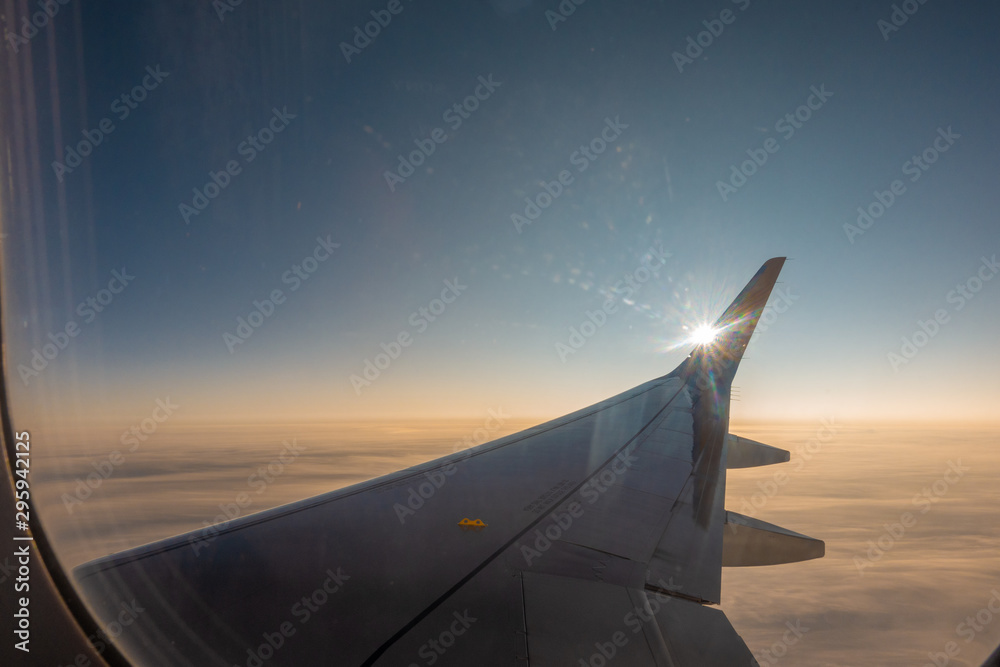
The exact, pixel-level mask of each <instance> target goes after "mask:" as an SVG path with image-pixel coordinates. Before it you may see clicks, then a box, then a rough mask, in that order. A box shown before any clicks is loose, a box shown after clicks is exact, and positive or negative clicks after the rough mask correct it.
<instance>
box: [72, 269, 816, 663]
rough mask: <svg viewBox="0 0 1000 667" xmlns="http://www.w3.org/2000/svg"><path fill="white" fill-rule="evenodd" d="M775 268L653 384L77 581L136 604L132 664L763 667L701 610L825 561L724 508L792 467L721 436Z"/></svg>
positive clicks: (177, 540)
mask: <svg viewBox="0 0 1000 667" xmlns="http://www.w3.org/2000/svg"><path fill="white" fill-rule="evenodd" d="M783 262H784V259H783V258H777V259H772V260H769V261H768V262H766V263H765V264H764V266H763V267H761V269H760V270H759V271H758V272H757V274H756V275H755V276H754V277H753V279H751V281H750V282H749V283H748V284H747V286H746V287H745V288H744V289H743V291H742V292H741V293H740V295H739V296H738V297H737V298H736V300H734V301H733V303H732V304H731V305H730V306H729V308H727V309H726V311H725V312H724V313H723V315H722V316H721V317H720V318H719V320H718V321H717V322H716V325H715V326H716V328H717V329H718V330H719V334H718V335H717V336H716V338H715V340H713V341H712V342H711V343H708V344H704V345H700V346H699V347H698V348H696V349H695V351H694V352H693V353H692V354H691V355H690V356H689V357H688V358H687V359H685V361H684V362H683V363H681V365H680V366H678V367H677V369H675V370H674V371H673V372H671V373H669V374H667V375H665V376H663V377H660V378H657V379H655V380H652V381H650V382H647V383H645V384H642V385H639V386H638V387H635V388H633V389H631V390H629V391H626V392H623V393H622V394H619V395H618V396H615V397H612V398H610V399H607V400H605V401H602V402H600V403H597V404H595V405H593V406H590V407H588V408H584V409H583V410H579V411H577V412H574V413H572V414H569V415H566V416H564V417H561V418H559V419H556V420H553V421H551V422H548V423H546V424H542V425H540V426H536V427H534V428H531V429H528V430H527V431H523V432H521V433H518V434H515V435H511V436H508V437H505V438H502V439H500V440H496V441H494V442H491V443H487V444H485V445H481V446H479V447H476V448H473V449H471V450H467V451H465V452H461V453H458V454H455V455H452V456H448V457H445V458H442V459H438V460H436V461H432V462H429V463H426V464H423V465H420V466H417V467H414V468H410V469H407V470H403V471H400V472H398V473H394V474H392V475H388V476H386V477H381V478H378V479H374V480H370V481H368V482H365V483H363V484H358V485H355V486H352V487H348V488H346V489H341V490H338V491H334V492H331V493H328V494H324V495H321V496H317V497H315V498H311V499H307V500H303V501H300V502H297V503H293V504H290V505H285V506H282V507H278V508H275V509H273V510H269V511H265V512H260V513H258V514H254V515H250V516H247V517H243V518H241V519H237V520H234V521H231V522H227V523H225V524H221V525H220V526H219V527H218V530H217V531H215V532H214V533H213V535H212V537H211V539H210V540H207V539H206V538H205V534H204V533H203V532H201V531H199V532H197V533H189V534H185V535H179V536H176V537H173V538H169V539H167V540H163V541H160V542H156V543H153V544H150V545H146V546H144V547H139V548H137V549H133V550H130V551H126V552H122V553H119V554H115V555H112V556H108V557H105V558H102V559H99V560H96V561H92V562H90V563H87V564H85V565H82V566H80V567H79V568H77V569H76V570H75V572H74V574H75V577H76V580H77V582H78V584H79V585H80V587H81V588H82V589H83V590H84V592H85V594H86V597H87V599H88V601H89V603H90V604H91V606H92V607H93V609H94V611H95V613H96V614H97V616H98V618H100V619H102V620H104V621H105V622H112V621H113V620H114V618H115V616H116V615H117V614H118V613H119V612H120V610H121V608H122V605H128V604H129V603H133V604H138V605H140V606H141V607H142V608H143V610H144V611H143V613H141V614H139V615H138V617H137V618H136V620H135V622H134V625H133V626H132V627H130V628H129V631H128V632H126V633H124V634H123V635H122V636H121V638H120V639H119V643H120V644H121V647H122V649H123V650H124V651H125V653H126V654H127V655H129V656H130V658H133V659H135V660H137V661H138V662H141V663H142V664H164V665H166V664H170V665H176V664H198V665H202V664H217V665H246V666H247V667H260V666H261V665H263V664H316V663H319V662H320V661H322V662H323V663H326V664H329V663H332V664H337V665H341V664H343V665H359V664H363V665H467V664H481V665H491V664H496V665H532V666H537V665H566V664H572V665H577V664H584V665H587V664H595V663H594V662H592V660H596V659H597V656H601V657H602V658H603V660H605V661H607V660H610V659H611V658H612V657H615V658H616V659H618V660H621V661H622V662H623V664H634V665H689V664H692V665H694V664H697V665H716V664H717V665H738V664H756V663H755V662H754V660H753V657H752V655H751V654H750V651H749V650H748V649H747V647H746V645H745V644H744V643H743V641H742V640H741V639H740V637H739V636H738V635H737V633H736V632H735V630H733V628H732V626H731V625H730V624H729V621H728V619H726V617H725V615H724V614H723V613H722V612H721V611H720V610H718V609H714V608H712V607H710V606H707V605H709V604H717V603H718V601H719V597H720V587H721V568H722V566H723V565H752V564H769V563H774V562H787V561H789V560H803V559H805V558H814V557H817V556H821V555H822V549H823V546H822V542H819V541H818V540H812V539H811V538H808V537H806V536H803V535H799V534H798V533H793V532H791V531H785V530H784V529H780V528H778V527H777V526H772V525H770V524H766V523H764V522H760V521H755V520H752V519H748V518H747V517H740V516H739V515H737V514H735V513H732V512H726V510H725V508H724V496H725V472H726V468H727V467H737V466H739V467H746V466H750V465H765V464H768V463H777V462H780V461H781V460H787V452H783V450H776V449H775V448H772V447H767V446H766V445H761V444H760V443H755V442H754V441H751V440H746V439H742V438H736V437H735V436H731V435H730V434H729V433H728V427H729V396H730V392H731V388H732V380H733V376H734V375H735V373H736V369H737V367H738V365H739V362H740V359H741V358H742V356H743V352H744V350H745V349H746V345H747V343H748V342H749V339H750V336H751V335H752V333H753V330H754V327H755V326H756V323H757V320H758V318H759V317H760V314H761V312H762V311H763V308H764V306H765V304H766V302H767V298H768V295H769V294H770V292H771V289H772V287H773V286H774V282H775V280H776V279H777V275H778V273H779V272H780V270H781V266H782V264H783ZM782 453H783V454H784V456H783V455H782ZM727 456H732V459H733V465H732V466H728V465H727ZM415 499H416V500H415ZM417 500H420V501H421V502H419V503H418V502H417ZM401 508H402V511H401ZM727 524H730V525H731V528H730V529H726V528H725V527H726V525H727ZM729 532H731V533H732V534H733V536H729V535H726V534H725V533H729ZM597 662H599V661H597Z"/></svg>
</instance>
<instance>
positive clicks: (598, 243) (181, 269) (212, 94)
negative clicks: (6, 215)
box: [3, 0, 1000, 424]
mask: <svg viewBox="0 0 1000 667" xmlns="http://www.w3.org/2000/svg"><path fill="white" fill-rule="evenodd" d="M390 4H392V3H390ZM903 4H906V3H903ZM336 5H337V6H332V5H330V3H305V2H301V1H300V2H286V3H280V4H277V3H262V2H255V1H252V0H247V1H246V2H244V3H242V4H241V5H239V6H237V7H235V8H234V9H233V11H231V12H227V13H224V14H222V15H221V16H220V15H219V14H218V13H217V11H216V10H215V9H213V7H212V5H211V4H210V3H193V2H188V3H159V4H158V5H157V7H156V8H150V7H148V6H147V5H146V4H144V3H110V2H104V3H100V2H98V3H85V4H81V5H79V7H77V8H76V9H75V10H74V12H78V14H77V13H74V12H71V11H69V10H64V11H62V13H60V14H59V15H57V16H56V17H54V18H53V19H52V29H51V30H50V31H47V32H43V33H42V34H40V35H39V36H37V37H34V38H33V40H34V41H32V52H31V53H32V58H34V60H35V64H34V75H35V77H36V81H35V87H36V91H37V95H38V97H37V98H36V99H35V100H34V101H33V103H34V104H35V105H36V107H37V109H38V110H39V111H38V117H39V118H40V121H39V122H38V124H37V126H34V127H32V128H31V131H30V132H28V133H26V139H25V142H26V143H25V145H26V150H28V151H32V150H34V151H37V154H38V155H40V156H41V157H40V158H39V160H38V163H37V164H35V165H34V167H33V168H32V170H31V171H30V173H29V174H28V175H27V176H26V177H25V178H26V179H27V180H28V181H30V183H31V184H32V187H35V188H36V189H37V191H38V192H39V195H38V197H37V198H36V199H34V200H32V201H31V202H30V206H29V205H28V204H27V203H24V202H22V204H21V207H20V208H19V209H17V208H15V210H14V211H13V212H12V214H11V221H12V222H14V223H16V224H12V225H6V226H7V229H6V233H7V236H6V238H5V239H4V246H3V248H4V251H5V253H4V260H5V266H6V267H7V268H8V271H7V272H6V276H5V278H6V281H7V282H6V287H7V289H8V290H9V292H10V293H9V297H10V299H9V300H8V301H7V304H6V312H5V316H6V317H7V324H8V327H9V331H8V335H9V336H10V338H9V343H8V351H7V353H8V363H9V364H10V366H9V368H10V369H11V371H15V370H17V368H18V366H22V367H23V368H24V369H25V370H23V371H21V374H22V375H23V381H22V380H21V379H19V378H14V381H13V383H12V388H13V390H14V398H15V404H14V405H15V409H14V414H15V416H17V415H18V414H23V415H28V414H31V413H29V412H27V411H28V410H31V411H34V413H35V414H37V415H39V417H40V418H51V417H52V415H53V414H55V413H57V412H58V413H60V414H83V415H87V416H94V415H103V416H105V417H107V418H108V419H110V420H114V421H120V422H121V423H122V424H128V423H130V421H131V420H133V419H134V418H136V417H138V416H144V415H148V414H149V413H150V412H151V411H152V410H153V408H154V407H155V401H156V399H158V398H159V399H165V398H167V397H169V398H170V400H172V401H173V402H175V403H177V404H179V405H181V406H182V407H181V409H180V411H179V412H178V414H183V415H184V416H186V417H191V418H194V417H198V418H205V419H215V418H222V417H233V416H236V417H252V418H255V419H263V420H267V419H274V418H287V417H290V416H291V417H316V418H327V417H330V418H338V417H352V418H353V417H361V416H364V417H382V416H407V415H419V416H427V417H436V416H452V415H465V416H469V415H473V416H474V415H479V414H484V413H485V411H486V410H487V409H488V408H496V407H498V406H502V407H503V408H504V409H506V410H507V411H508V412H509V413H510V414H512V415H516V416H517V417H529V416H554V415H557V414H562V413H564V412H567V411H569V410H572V409H575V408H578V407H581V406H583V405H586V404H589V403H591V402H594V401H596V400H599V399H602V398H604V397H606V396H609V395H612V394H614V393H616V392H618V391H620V390H623V389H626V388H628V387H630V386H633V385H634V384H637V383H639V382H641V381H644V380H646V379H649V378H650V377H653V376H655V375H660V374H662V373H665V372H667V371H669V370H671V369H672V368H673V367H674V366H675V365H676V364H677V363H679V362H680V360H681V359H682V358H683V357H684V355H685V354H686V351H687V349H688V348H686V347H683V346H682V347H680V348H677V347H675V346H676V344H677V343H678V342H680V341H681V340H683V339H684V337H685V335H686V331H685V330H684V328H683V327H685V326H691V325H694V324H697V323H699V322H701V321H705V320H711V319H714V318H715V317H717V316H718V315H719V314H720V313H721V312H722V310H723V309H724V307H725V305H726V304H727V303H728V301H729V300H730V299H731V298H732V297H733V296H735V294H736V293H737V291H738V290H739V289H740V288H741V287H742V285H743V284H744V283H745V282H746V281H747V280H749V278H750V277H751V276H752V275H753V273H754V272H755V271H756V269H757V268H758V267H759V266H760V264H762V263H763V262H764V261H765V260H766V259H768V258H769V257H773V256H788V257H790V258H792V261H790V262H788V263H787V264H786V265H785V268H784V271H783V273H782V282H781V283H779V288H780V292H779V293H778V294H776V295H775V297H773V301H774V302H776V303H777V304H778V305H779V306H780V307H781V308H780V309H781V310H782V311H784V312H781V313H780V314H778V313H777V312H775V313H774V315H773V318H772V316H769V320H772V321H770V324H769V326H768V327H767V330H766V331H761V332H759V333H758V337H757V339H756V340H755V341H754V342H753V343H752V344H751V348H750V351H749V353H748V355H747V358H746V360H745V362H744V364H743V367H742V369H741V371H740V374H739V375H738V376H737V381H736V382H737V385H738V386H739V388H740V389H741V401H740V402H739V403H737V404H736V406H735V408H734V414H735V415H736V416H737V417H738V418H742V419H754V418H758V417H759V418H771V419H774V418H797V419H812V418H819V417H821V416H824V415H836V416H837V417H838V418H841V419H845V420H850V419H872V418H890V419H899V420H914V419H919V420H924V419H947V420H967V421H975V420H987V419H993V420H995V418H996V414H995V408H996V405H997V404H998V401H1000V375H998V374H997V373H996V372H995V369H996V368H997V362H998V359H1000V352H998V350H997V346H996V331H997V324H998V317H997V314H998V312H1000V310H998V305H1000V279H998V280H986V278H987V276H988V277H989V278H990V279H992V278H994V277H995V274H996V272H997V271H1000V267H997V266H996V264H995V262H993V261H992V260H993V258H994V257H996V255H997V254H998V253H1000V238H998V235H997V226H996V210H997V203H998V195H997V192H998V188H997V186H998V183H997V173H998V172H997V169H996V156H997V155H998V148H1000V146H998V134H997V132H996V130H995V123H996V109H997V103H998V95H997V87H996V81H997V80H998V74H1000V72H998V69H1000V48H998V46H997V41H996V34H995V33H996V31H995V26H996V24H997V19H998V16H997V14H998V9H997V7H996V5H995V4H993V3H985V2H983V3H971V4H970V3H963V5H962V6H961V7H956V6H952V5H950V4H948V3H933V2H932V3H925V4H919V5H918V4H917V3H914V6H915V7H917V9H916V12H915V13H913V14H912V15H910V16H904V15H903V14H899V15H897V16H896V17H895V21H896V23H901V25H899V26H898V30H895V29H892V30H890V29H889V28H887V27H886V26H891V27H892V28H896V27H897V26H895V25H893V23H892V21H893V16H892V14H893V5H892V3H890V2H885V3H842V2H840V3H834V2H831V3H808V4H802V3H789V2H783V3H763V2H758V1H757V0H739V1H738V2H728V1H723V0H720V1H719V2H717V3H715V4H705V3H679V4H678V3H661V2H634V3H626V4H624V5H623V4H622V3H609V2H604V3H601V2H597V1H596V0H592V1H591V2H587V3H585V4H582V5H580V6H578V7H576V9H575V11H574V12H573V13H572V14H570V15H569V16H562V15H560V14H558V12H559V9H558V7H559V5H558V3H557V2H555V1H554V0H553V1H552V2H532V1H531V0H526V1H522V2H516V1H513V0H494V2H493V3H492V4H490V3H486V2H477V3H454V4H452V3H449V4H448V5H447V6H438V5H433V4H430V3H411V2H409V1H408V0H403V1H402V3H401V4H399V5H398V6H396V5H395V4H392V7H393V8H394V9H399V10H400V11H399V13H397V14H391V13H387V11H388V10H386V7H387V5H386V4H385V3H336ZM563 5H564V6H570V5H571V3H563ZM573 6H575V5H573ZM907 7H908V8H910V9H912V7H910V5H908V4H907ZM372 12H375V15H374V17H373V15H372ZM78 17H79V23H77V19H78ZM554 17H558V19H557V18H554ZM563 18H565V20H561V19H563ZM903 18H905V19H906V20H905V23H903ZM390 19H391V20H390ZM374 20H381V21H382V22H383V23H385V25H384V26H376V24H369V26H368V27H367V29H368V30H369V32H370V33H371V34H375V36H374V37H371V38H369V37H366V36H365V35H364V34H363V31H364V30H365V24H366V23H368V22H371V21H374ZM880 22H882V23H881V24H880ZM355 27H358V31H355ZM376 27H377V31H376ZM376 32H377V34H376ZM713 33H717V34H713ZM359 35H360V36H359ZM689 38H690V40H689ZM49 39H52V40H53V42H52V50H51V53H54V54H56V58H55V59H54V60H51V61H50V60H49V58H48V56H47V53H48V52H47V51H46V49H48V47H49V46H50V44H49V42H48V40H49ZM699 42H700V44H699ZM42 46H44V47H45V48H41V47H42ZM13 57H27V53H26V51H24V50H23V48H22V50H21V51H20V52H19V53H16V54H14V56H13ZM53 84H54V85H53ZM137 86H138V88H136V87H137ZM53 90H58V93H59V95H58V99H56V98H54V97H52V96H51V95H52V91H53ZM123 95H124V96H126V97H125V98H123V97H122V96H123ZM477 95H478V97H477ZM140 98H141V99H140ZM456 105H458V107H457V108H456ZM796 114H797V116H796ZM102 119H106V120H105V122H104V125H103V126H102V125H101V123H102ZM102 127H104V128H108V127H111V128H112V129H111V131H110V132H107V131H105V130H103V129H101V128H102ZM85 131H86V132H87V133H88V134H84V132H85ZM88 136H89V137H90V139H88V138H87V137H88ZM95 138H96V139H99V140H100V141H99V143H98V142H97V141H95ZM81 142H83V143H84V144H87V143H88V142H90V143H97V145H95V146H89V145H84V147H83V148H82V149H81V151H80V152H84V151H86V152H89V153H90V154H89V155H87V156H84V157H81V158H80V160H79V166H76V167H72V166H71V165H72V164H77V162H76V158H74V157H73V156H72V155H68V154H67V149H66V146H67V145H69V146H72V147H74V150H76V148H75V147H77V146H78V144H80V143H81ZM421 146H422V147H423V148H420V147H421ZM431 148H433V151H431ZM91 149H92V150H91ZM413 151H418V152H417V153H416V154H415V157H414V158H413V159H412V161H413V162H420V163H421V164H419V166H415V167H414V168H413V170H412V173H411V171H410V163H411V154H413ZM420 151H423V153H421V152H420ZM424 153H429V155H425V154H424ZM400 156H403V157H402V158H401V157H400ZM914 157H917V159H918V160H920V161H921V162H920V163H919V164H918V163H916V162H914V161H913V158H914ZM251 158H252V159H251ZM753 159H756V160H757V164H754V163H752V162H746V161H748V160H753ZM401 160H402V161H405V162H406V164H402V163H401ZM53 162H59V163H61V164H60V165H55V166H54V165H53ZM63 167H67V169H64V168H63ZM227 169H228V172H227ZM740 169H742V170H743V171H744V173H743V174H739V170H740ZM389 172H393V173H394V174H395V175H394V176H387V173H389ZM213 174H214V177H213ZM745 174H750V175H749V176H746V175H745ZM560 177H561V178H562V179H563V180H562V182H560ZM60 179H61V181H60ZM897 180H898V183H896V184H895V186H894V185H893V182H894V181H897ZM213 181H214V182H213ZM724 184H725V185H724ZM206 186H208V187H207V188H206ZM216 186H224V187H216ZM390 186H391V187H390ZM894 188H895V191H894ZM195 190H197V191H198V193H196V192H195ZM204 195H210V196H211V199H209V198H208V197H207V196H206V197H205V198H204V199H202V198H201V197H202V196H204ZM526 198H528V200H529V201H528V202H526ZM890 198H891V204H890V203H889V202H890ZM879 200H881V202H880V201H879ZM530 201H534V202H535V205H538V204H540V205H541V207H540V208H539V209H538V210H537V211H535V210H533V209H531V204H529V202H530ZM182 205H184V206H187V207H190V208H188V209H185V208H184V207H183V206H182ZM859 206H860V207H863V208H864V209H865V210H868V211H870V212H871V213H872V214H873V215H877V214H878V213H879V212H880V210H881V215H877V217H873V218H872V219H871V221H870V222H869V221H867V220H862V223H864V226H866V228H862V227H860V226H859V227H858V228H857V229H854V230H852V229H851V228H845V225H858V222H857V221H858V217H859V214H858V210H857V209H858V207H859ZM526 209H527V210H526ZM515 214H516V215H520V216H524V218H521V219H517V218H515V219H512V215H515ZM532 217H533V218H534V219H529V218H532ZM334 246H336V247H334ZM651 248H652V249H653V250H654V251H655V252H656V253H661V254H660V258H656V257H654V256H652V255H650V249H651ZM307 257H311V258H312V259H309V260H306V258H307ZM304 260H305V261H304ZM296 267H299V268H298V269H296ZM643 267H645V268H643ZM650 267H655V268H656V270H655V271H654V272H649V268H650ZM114 271H118V272H122V271H124V272H125V274H126V275H123V276H122V277H121V278H117V279H115V282H112V284H111V287H112V288H113V289H115V290H120V291H119V293H117V294H112V293H111V292H106V293H101V292H100V290H102V289H104V288H108V287H109V281H112V279H113V278H114V273H113V272H114ZM296 271H299V273H298V274H297V273H296ZM627 275H629V276H632V278H631V280H633V282H634V286H629V285H628V284H627V283H626V282H624V280H625V277H626V276H627ZM129 276H133V277H129ZM300 276H302V277H300ZM977 276H978V277H977ZM303 277H306V279H304V278H303ZM122 280H124V281H126V282H127V285H124V287H123V286H122V284H121V281H122ZM970 281H971V282H970ZM449 285H450V287H449ZM960 285H961V286H963V287H962V289H965V290H968V291H967V292H966V294H967V296H961V293H960V292H958V291H954V292H953V290H957V289H958V287H959V286H960ZM274 290H281V294H280V298H279V301H281V302H280V303H277V304H274V305H271V306H269V305H268V304H267V303H264V301H265V300H268V299H271V298H272V296H273V292H274ZM975 290H978V291H975ZM442 296H443V297H444V298H445V300H449V301H451V302H450V303H447V304H446V303H445V302H444V301H435V299H440V298H442ZM88 298H93V299H99V298H103V299H104V300H105V301H108V300H109V299H110V302H109V303H107V305H101V304H100V303H99V302H98V305H101V308H102V310H101V312H97V310H96V307H94V306H88V305H86V303H87V302H86V300H87V299H88ZM255 300H256V301H257V302H260V303H261V304H262V305H261V306H260V310H263V311H265V313H264V314H265V315H268V316H267V317H264V316H263V315H252V313H253V312H255V309H256V307H255V305H254V301H255ZM81 303H82V304H84V305H83V306H82V307H79V308H78V304H81ZM602 306H604V307H606V308H607V310H602ZM421 308H424V309H428V310H427V311H425V312H426V313H427V314H426V315H425V314H421V310H420V309H421ZM272 311H273V312H272ZM608 311H611V312H610V313H609V312H608ZM588 312H590V313H591V318H590V319H591V320H593V321H596V322H598V323H600V324H602V325H601V326H595V327H593V329H591V328H590V325H589V324H588V325H585V324H584V323H585V322H588ZM435 313H437V314H435ZM936 314H937V317H938V321H937V322H934V318H935V316H936ZM602 315H603V316H604V319H602ZM238 318H249V320H250V322H248V325H247V326H246V328H244V329H241V328H240V326H239V320H238ZM256 318H259V322H258V323H260V326H259V327H256V328H253V327H251V326H249V325H250V324H251V323H252V322H254V321H258V320H257V319H256ZM431 318H433V321H432V320H431ZM605 320H606V321H605ZM921 321H925V322H928V321H929V322H930V323H929V324H925V330H927V331H932V332H933V333H934V335H933V336H930V335H929V334H928V335H925V334H924V333H919V334H917V337H916V340H915V341H914V340H913V337H914V334H915V333H916V332H921V328H920V324H919V323H920V322H921ZM68 325H69V326H70V330H72V331H76V332H77V333H76V335H75V336H73V337H72V338H69V337H66V338H62V337H61V336H60V335H59V334H58V332H60V331H67V326H68ZM581 326H583V328H585V329H586V332H590V333H592V335H591V336H589V337H587V336H584V335H583V333H581V334H579V335H580V338H578V339H577V338H571V327H576V328H577V330H580V329H581ZM247 332H252V335H250V336H249V337H246V336H245V334H246V333H247ZM586 332H584V333H586ZM50 334H52V336H51V337H50ZM227 336H228V337H227ZM401 336H402V340H403V341H404V342H407V343H408V344H407V345H405V346H402V345H400V346H399V348H398V355H397V358H395V359H390V358H389V357H388V356H385V357H378V355H379V354H380V353H383V348H382V347H381V344H383V343H384V344H385V345H386V347H387V348H388V353H389V354H396V352H397V349H396V347H394V343H393V342H394V341H399V340H400V337H401ZM233 337H239V338H233ZM244 337H245V340H244V339H243V338H244ZM904 337H907V338H908V339H910V340H911V341H913V342H914V343H920V344H921V346H920V347H916V346H915V347H913V348H912V349H909V348H906V347H905V346H904V341H903V338H904ZM237 340H238V341H239V342H234V341H237ZM60 341H61V342H62V343H65V344H66V345H65V349H62V350H59V351H58V353H57V354H53V352H54V351H55V348H54V347H50V348H49V349H48V352H49V355H50V356H52V357H54V358H53V359H50V360H48V363H47V364H46V365H45V366H44V367H43V362H42V359H41V357H37V356H36V358H35V364H36V365H35V368H34V369H32V370H34V371H36V372H37V375H35V374H33V373H31V372H28V370H27V369H30V368H31V363H32V355H33V352H34V351H35V350H38V351H39V354H42V353H43V352H44V350H43V345H45V344H46V343H52V344H53V345H58V344H59V342H60ZM574 342H576V343H580V342H582V343H583V345H582V346H580V347H579V349H577V347H574ZM559 345H562V346H563V347H559ZM560 350H561V353H560ZM567 350H571V351H569V352H568V351H567ZM890 353H893V354H896V355H899V357H898V358H897V359H895V360H894V359H893V358H892V357H890V356H889V355H890ZM910 357H912V358H910ZM366 361H371V363H372V364H373V366H372V367H371V368H369V370H368V380H367V381H370V382H371V383H370V384H364V383H362V382H361V379H364V372H365V369H366ZM376 363H379V364H380V365H382V366H384V368H382V369H376V368H375V367H374V364H376ZM40 367H41V370H38V369H39V368H40ZM376 370H378V374H377V376H376ZM352 375H356V376H357V377H358V378H359V379H358V380H355V381H354V382H353V383H352V379H351V376H352ZM74 410H76V411H78V412H73V411H74Z"/></svg>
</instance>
